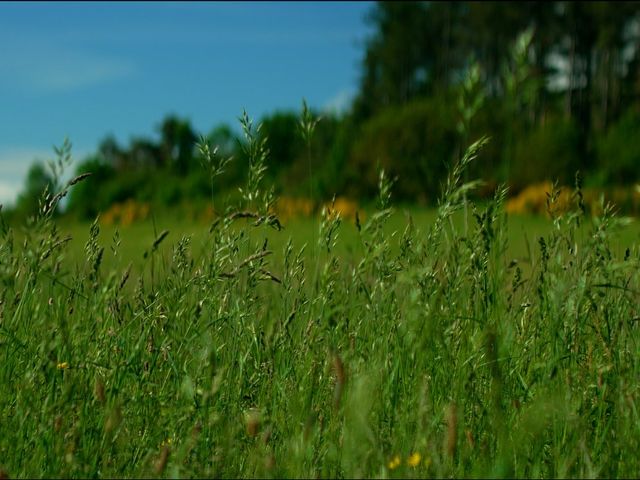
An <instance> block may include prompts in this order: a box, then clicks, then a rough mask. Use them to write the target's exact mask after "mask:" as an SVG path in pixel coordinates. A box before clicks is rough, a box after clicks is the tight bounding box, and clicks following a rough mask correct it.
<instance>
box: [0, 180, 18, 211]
mask: <svg viewBox="0 0 640 480" xmlns="http://www.w3.org/2000/svg"><path fill="white" fill-rule="evenodd" d="M20 188H21V187H20V185H18V184H17V183H7V182H3V181H0V205H6V206H12V205H13V204H15V202H16V198H18V194H19V193H20Z"/></svg>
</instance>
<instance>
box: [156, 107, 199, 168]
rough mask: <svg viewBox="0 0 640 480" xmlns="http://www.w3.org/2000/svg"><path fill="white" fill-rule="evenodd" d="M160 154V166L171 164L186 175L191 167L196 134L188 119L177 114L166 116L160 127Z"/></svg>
mask: <svg viewBox="0 0 640 480" xmlns="http://www.w3.org/2000/svg"><path fill="white" fill-rule="evenodd" d="M159 130H160V134H161V139H160V156H159V161H160V165H159V166H171V167H172V168H174V169H175V170H176V171H177V172H178V173H179V174H181V175H184V174H186V173H187V172H188V170H189V168H190V167H191V163H192V160H193V150H194V145H195V142H196V140H197V137H196V134H195V133H194V132H193V130H192V128H191V124H190V123H189V121H188V120H181V119H179V118H178V117H176V116H173V115H170V116H168V117H166V118H165V119H164V120H163V122H162V124H161V125H160V127H159Z"/></svg>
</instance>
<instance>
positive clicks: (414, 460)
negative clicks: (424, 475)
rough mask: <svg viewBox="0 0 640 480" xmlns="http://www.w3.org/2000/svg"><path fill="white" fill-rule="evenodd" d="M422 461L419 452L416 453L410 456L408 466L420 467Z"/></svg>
mask: <svg viewBox="0 0 640 480" xmlns="http://www.w3.org/2000/svg"><path fill="white" fill-rule="evenodd" d="M420 460H422V457H421V456H420V454H419V453H418V452H415V453H412V454H411V455H410V456H409V458H408V459H407V464H408V465H409V466H410V467H417V466H418V465H420Z"/></svg>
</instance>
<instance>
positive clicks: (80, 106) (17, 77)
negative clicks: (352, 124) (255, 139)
mask: <svg viewBox="0 0 640 480" xmlns="http://www.w3.org/2000/svg"><path fill="white" fill-rule="evenodd" d="M370 8H371V2H228V3H216V2H212V3H199V2H193V3H191V2H159V3H153V2H149V3H146V2H139V3H136V2H131V3H124V2H123V3H120V2H114V3H110V2H104V3H90V2H86V3H79V2H78V3H76V2H57V3H46V2H43V3H38V2H35V3H26V2H25V3H23V2H13V3H5V2H0V45H1V46H2V49H1V50H0V203H12V201H13V200H14V199H15V196H16V194H17V192H18V191H19V190H20V189H21V188H22V185H23V181H24V175H25V173H26V171H27V170H28V168H29V165H30V164H31V163H32V162H33V161H34V160H36V159H37V160H43V159H47V158H53V148H52V146H53V145H61V144H62V142H63V140H64V138H65V136H67V137H69V139H70V140H71V142H72V144H73V150H72V152H73V156H74V159H75V163H76V164H77V163H78V162H79V161H80V160H82V158H83V157H84V156H86V155H87V154H88V153H90V152H93V151H95V149H96V147H97V145H98V143H99V142H100V140H102V139H103V138H104V137H105V136H106V135H108V134H113V135H114V136H115V137H116V139H117V140H118V141H119V142H120V143H121V144H124V145H126V144H128V142H129V140H130V139H131V138H132V137H149V138H154V139H155V138H157V135H158V134H157V130H156V128H157V126H158V124H159V123H160V122H161V120H162V119H163V118H164V117H165V116H166V115H167V114H176V115H179V116H180V117H184V118H188V119H189V120H190V121H191V123H192V125H193V126H194V128H195V130H196V131H198V132H199V133H207V132H209V131H210V130H211V129H212V128H213V127H215V126H216V125H218V124H220V123H222V122H224V123H228V124H231V125H232V126H233V127H234V128H235V127H236V123H237V122H236V119H237V117H238V116H239V115H240V114H241V113H242V109H243V108H244V109H246V110H247V112H248V113H249V115H250V116H251V117H253V118H255V119H256V120H257V119H259V118H260V117H261V116H262V115H264V114H267V113H270V112H273V111H275V110H278V109H294V110H300V108H301V103H302V98H305V99H306V100H307V102H308V103H309V105H310V106H311V107H313V108H315V109H318V110H327V109H338V110H340V109H344V108H345V107H346V106H347V105H348V104H349V101H350V100H351V98H352V97H353V95H354V94H355V92H356V90H357V85H358V78H359V65H360V61H361V59H362V55H363V52H364V47H363V43H364V40H365V39H366V37H367V35H368V34H369V33H370V28H369V26H368V25H367V24H366V22H365V16H366V14H367V12H368V11H369V10H370Z"/></svg>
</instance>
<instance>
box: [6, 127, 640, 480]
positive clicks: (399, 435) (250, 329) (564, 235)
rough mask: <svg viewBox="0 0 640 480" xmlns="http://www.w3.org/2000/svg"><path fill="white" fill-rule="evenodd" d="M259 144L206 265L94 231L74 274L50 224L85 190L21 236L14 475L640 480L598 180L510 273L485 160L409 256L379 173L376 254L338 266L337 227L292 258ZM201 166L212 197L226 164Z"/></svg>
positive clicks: (627, 339)
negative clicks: (484, 188) (128, 248)
mask: <svg viewBox="0 0 640 480" xmlns="http://www.w3.org/2000/svg"><path fill="white" fill-rule="evenodd" d="M307 121H310V120H309V119H308V118H307ZM242 127H243V131H244V134H245V139H246V148H247V150H246V152H247V154H248V157H249V159H250V161H249V167H248V168H249V169H248V177H247V184H246V186H244V187H243V189H242V196H241V197H242V198H241V200H240V201H239V202H240V203H238V204H236V205H228V206H227V207H228V208H227V209H226V210H225V213H224V215H222V216H221V217H220V218H218V219H217V220H216V221H215V222H214V223H213V224H212V225H211V228H210V231H209V238H208V247H207V249H206V254H204V255H200V256H197V257H196V256H194V255H193V252H192V248H191V243H190V238H189V237H182V238H180V239H179V240H177V241H175V240H174V241H173V243H172V244H171V242H170V239H172V238H174V237H172V236H171V233H173V232H166V231H164V232H161V233H158V235H157V237H156V239H155V241H154V242H153V243H152V244H150V245H149V248H148V251H147V253H146V255H145V260H144V262H145V263H144V267H143V271H142V272H134V271H132V270H131V267H130V266H129V267H128V268H124V269H122V270H118V269H114V268H112V267H110V266H109V265H106V264H105V263H104V261H103V259H104V255H103V253H104V249H105V245H107V244H108V245H109V248H111V249H112V250H113V251H114V252H115V253H117V251H118V248H119V239H117V238H114V239H109V238H107V239H105V238H102V236H101V232H100V228H99V223H98V222H95V223H94V224H93V225H92V226H91V231H90V236H89V240H88V241H87V243H86V246H85V247H86V248H85V261H84V262H81V263H79V264H73V263H70V262H68V261H67V260H66V256H65V255H66V253H67V252H66V238H61V235H60V233H59V231H58V229H57V227H56V223H55V222H54V221H53V219H52V211H53V210H52V208H51V206H52V205H53V204H54V203H55V202H57V201H59V199H60V198H61V196H62V192H65V191H66V190H65V189H63V190H61V193H60V194H57V195H49V196H47V197H46V198H45V199H44V201H43V207H42V209H41V211H40V212H39V214H38V215H37V217H36V218H35V219H34V221H33V222H32V225H31V226H30V228H29V229H28V230H27V232H26V233H25V236H24V241H23V242H22V243H21V244H19V245H18V244H16V242H15V241H14V239H15V236H14V232H13V230H12V229H11V228H9V227H8V226H7V225H5V224H4V222H3V223H2V232H1V240H0V282H2V288H1V293H0V377H1V382H2V383H1V385H2V388H1V389H0V409H1V412H2V422H0V469H1V470H2V472H3V474H4V475H5V476H6V475H8V476H11V477H122V476H127V477H305V478H309V477H314V478H315V477H336V478H337V477H341V478H342V477H383V478H386V477H449V476H455V477H475V476H483V477H484V476H491V477H512V476H516V477H565V476H569V477H596V476H602V477H624V476H636V475H637V473H638V471H640V460H639V459H638V455H637V452H638V451H639V450H640V444H639V440H640V419H639V418H638V406H639V404H638V398H639V397H638V395H639V392H638V388H639V387H638V378H639V374H640V369H639V355H638V354H639V353H640V352H639V347H638V345H639V343H638V341H639V340H640V337H639V333H640V332H639V328H640V327H639V320H640V317H639V314H638V305H639V300H640V284H639V283H640V282H639V280H640V278H639V273H638V272H639V269H638V266H639V265H638V263H639V260H640V257H639V252H638V248H637V245H630V246H629V248H628V249H627V251H626V253H625V254H624V255H623V256H622V257H620V258H619V257H617V256H616V255H615V254H614V253H613V249H612V248H611V241H612V238H613V237H612V236H613V235H614V234H615V230H616V229H617V228H620V227H621V226H623V224H624V222H623V220H622V219H618V218H617V217H616V216H615V215H614V214H613V211H612V209H611V208H604V209H603V212H604V213H603V214H602V216H600V217H597V218H593V219H591V218H586V217H585V213H584V209H583V208H581V198H582V197H581V190H580V182H577V183H576V191H575V197H574V198H575V208H574V209H573V210H570V211H569V212H567V213H558V210H557V209H554V205H555V202H556V201H557V195H556V193H555V192H551V194H550V196H549V199H548V209H549V212H550V213H551V214H552V215H553V220H552V222H553V226H554V228H553V229H552V231H551V233H550V234H549V235H546V236H544V237H540V238H539V240H538V244H537V246H535V245H534V246H531V249H530V252H529V259H528V260H529V261H528V264H527V265H521V264H519V263H517V262H515V261H511V259H510V258H509V257H508V256H507V254H506V251H507V250H506V249H507V246H508V239H509V236H508V231H507V224H506V221H505V214H504V209H503V204H504V199H505V193H506V190H505V189H504V188H499V189H498V190H497V192H496V194H495V197H494V199H493V200H492V201H491V202H489V203H488V204H486V205H483V206H479V205H474V204H471V203H468V202H467V195H466V192H467V191H468V190H470V189H471V188H473V187H474V186H475V185H476V184H475V183H474V182H471V183H464V184H463V183H462V178H463V177H464V171H465V169H466V167H467V166H468V164H469V163H470V162H471V161H473V158H474V157H475V156H476V154H477V152H478V151H479V150H480V149H481V148H482V146H483V145H484V143H485V142H486V140H485V139H481V140H479V141H478V142H476V143H474V144H472V145H471V146H470V147H469V148H468V150H467V152H466V154H465V155H463V156H462V158H461V160H460V162H459V163H457V164H456V165H454V166H453V167H452V169H451V172H450V175H449V177H448V180H447V182H446V183H445V184H444V185H443V194H442V196H441V200H440V203H439V209H438V215H437V217H436V220H435V222H434V223H433V224H431V225H417V224H416V223H415V222H414V221H413V220H412V219H411V218H409V219H408V221H407V225H406V228H405V229H404V230H403V231H397V232H393V233H391V234H388V233H387V232H388V230H387V229H385V225H386V222H387V221H388V219H389V217H390V215H391V214H392V212H393V206H392V202H391V192H392V182H390V181H389V179H388V178H387V176H386V174H385V173H384V172H380V177H379V178H380V184H379V191H380V195H379V201H378V210H377V211H376V212H375V213H374V214H372V215H369V216H368V218H367V220H366V222H361V221H360V218H358V220H357V227H358V232H359V233H358V235H359V244H360V248H359V251H357V252H355V253H354V254H352V255H347V254H341V255H338V254H337V253H336V246H337V245H339V243H340V232H341V229H342V228H343V225H342V222H341V218H340V216H339V214H338V213H337V212H336V211H335V210H333V209H331V208H325V210H324V211H323V214H322V218H321V220H320V223H319V225H318V235H317V237H316V238H317V241H318V243H317V245H299V244H296V243H295V242H294V241H293V240H292V239H290V240H289V241H288V242H287V243H286V247H285V248H284V249H283V250H282V251H274V250H272V249H271V248H270V246H269V244H268V242H267V241H266V235H265V233H264V232H266V230H265V229H274V228H275V229H277V230H279V234H280V235H283V236H286V235H287V228H286V225H284V229H283V228H282V227H283V225H282V224H281V222H280V221H279V219H278V218H277V217H276V216H275V215H274V214H273V213H272V210H271V208H270V207H271V206H272V205H273V202H274V200H275V198H274V195H273V191H272V190H269V189H265V187H264V185H263V174H264V165H265V159H266V156H267V155H268V151H267V150H266V148H265V145H264V142H262V141H261V140H258V138H259V137H258V136H257V135H256V134H255V133H256V131H255V129H254V127H253V126H252V123H251V121H250V119H249V118H248V116H247V115H246V114H245V115H244V116H243V118H242ZM200 151H201V153H202V155H203V161H204V163H205V164H206V165H208V166H209V168H210V170H209V173H210V175H211V177H212V178H213V177H214V176H215V175H217V172H218V171H219V170H220V169H221V168H223V166H224V165H225V161H220V160H219V159H216V158H214V152H215V150H212V149H211V148H209V147H208V146H206V145H204V144H201V145H200ZM74 181H80V180H79V179H75V180H74ZM67 187H68V186H67ZM67 187H65V188H67ZM56 198H57V200H56ZM465 208H466V209H468V211H469V212H470V213H471V215H470V216H469V221H468V224H466V225H465V228H463V229H460V228H459V227H456V224H455V223H454V222H453V221H452V216H453V215H454V214H455V213H456V212H458V211H461V210H464V209H465ZM581 223H587V224H588V225H589V227H588V229H587V230H586V231H587V232H588V233H583V232H585V230H584V229H580V228H579V226H580V224H581ZM238 225H240V227H241V228H238ZM167 250H168V251H169V252H170V255H169V256H166V255H162V252H166V251H167ZM309 250H313V251H314V252H315V253H316V254H315V256H310V255H309V254H308V251H309Z"/></svg>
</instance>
